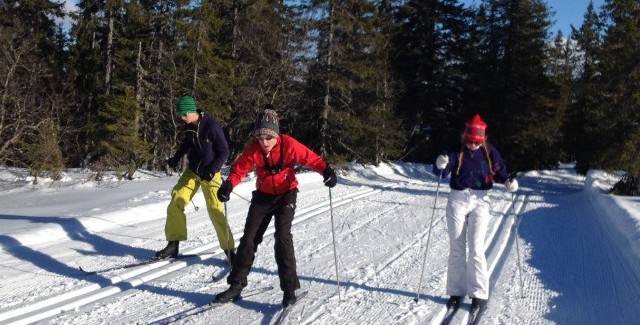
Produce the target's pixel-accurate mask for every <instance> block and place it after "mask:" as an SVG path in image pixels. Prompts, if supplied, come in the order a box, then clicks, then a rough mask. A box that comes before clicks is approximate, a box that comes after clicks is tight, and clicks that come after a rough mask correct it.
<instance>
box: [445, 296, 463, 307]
mask: <svg viewBox="0 0 640 325" xmlns="http://www.w3.org/2000/svg"><path fill="white" fill-rule="evenodd" d="M461 302H462V297H461V296H451V297H450V298H449V301H447V309H450V308H458V307H460V303H461Z"/></svg>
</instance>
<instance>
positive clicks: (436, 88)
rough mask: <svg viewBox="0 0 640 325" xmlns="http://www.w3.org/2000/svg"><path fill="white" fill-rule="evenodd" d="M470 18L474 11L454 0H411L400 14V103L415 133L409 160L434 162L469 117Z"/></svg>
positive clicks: (397, 38)
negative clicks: (466, 100) (467, 59)
mask: <svg viewBox="0 0 640 325" xmlns="http://www.w3.org/2000/svg"><path fill="white" fill-rule="evenodd" d="M468 18H469V12H468V11H467V10H465V9H464V8H463V7H462V5H460V4H459V3H458V1H452V0H444V1H443V0H429V1H424V0H419V1H407V2H406V3H404V4H403V5H402V7H401V8H400V10H399V11H398V13H397V18H396V20H397V21H398V23H399V24H400V26H399V30H398V32H397V33H396V35H395V37H394V54H393V67H394V72H395V74H396V76H397V77H398V80H399V87H400V89H399V90H400V91H399V98H398V102H397V105H396V106H397V110H398V112H399V113H400V114H401V116H402V117H403V118H404V120H405V121H406V123H407V126H408V128H407V130H406V131H407V135H408V136H410V138H409V139H410V141H409V143H408V148H407V154H408V159H411V160H418V161H429V162H430V161H431V160H432V158H433V157H434V156H435V155H437V154H438V153H440V152H441V150H443V149H444V148H443V144H444V143H450V142H451V138H452V136H453V137H455V136H457V133H458V132H459V128H460V125H461V124H460V121H461V120H464V118H465V117H466V116H465V114H463V112H462V107H463V91H462V89H463V82H464V80H465V78H466V76H465V72H464V65H463V63H464V60H465V57H466V54H465V51H466V50H467V48H466V47H467V44H468V30H467V28H466V25H467V23H468ZM454 130H455V131H454ZM454 134H455V135H454Z"/></svg>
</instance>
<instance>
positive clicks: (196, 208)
mask: <svg viewBox="0 0 640 325" xmlns="http://www.w3.org/2000/svg"><path fill="white" fill-rule="evenodd" d="M191 204H193V208H194V209H195V210H196V211H198V209H199V208H198V206H197V205H196V204H195V203H194V202H193V200H192V201H191Z"/></svg>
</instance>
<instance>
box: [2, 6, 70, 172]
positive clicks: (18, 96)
mask: <svg viewBox="0 0 640 325" xmlns="http://www.w3.org/2000/svg"><path fill="white" fill-rule="evenodd" d="M61 7H62V5H61V4H58V3H54V2H50V1H46V0H45V1H33V0H27V1H16V0H9V1H0V162H2V163H5V164H10V165H14V166H26V164H28V163H29V161H28V160H27V159H25V156H24V153H23V152H22V145H21V144H22V143H24V142H28V141H27V140H28V138H29V137H30V135H31V134H32V133H33V132H34V131H35V130H36V129H37V125H38V123H39V122H40V119H38V118H32V117H33V116H49V117H52V118H54V117H55V118H58V117H60V115H64V114H60V112H61V111H63V110H64V109H63V106H64V102H63V101H62V100H63V96H62V95H61V88H60V87H58V86H57V85H58V81H60V80H61V79H62V78H63V76H60V75H59V73H60V70H59V69H58V66H57V58H58V57H59V56H60V55H61V53H59V52H57V47H56V36H55V34H56V30H57V26H56V25H55V22H54V19H55V18H56V17H61V16H62V9H61ZM58 122H59V121H58V120H56V123H58Z"/></svg>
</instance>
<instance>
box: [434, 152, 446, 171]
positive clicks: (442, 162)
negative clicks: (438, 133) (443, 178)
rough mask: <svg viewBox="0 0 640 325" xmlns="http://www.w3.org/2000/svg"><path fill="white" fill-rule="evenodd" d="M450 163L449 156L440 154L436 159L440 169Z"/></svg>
mask: <svg viewBox="0 0 640 325" xmlns="http://www.w3.org/2000/svg"><path fill="white" fill-rule="evenodd" d="M448 164H449V156H446V155H440V156H438V158H437V159H436V167H438V169H445V168H446V167H447V165H448Z"/></svg>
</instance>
